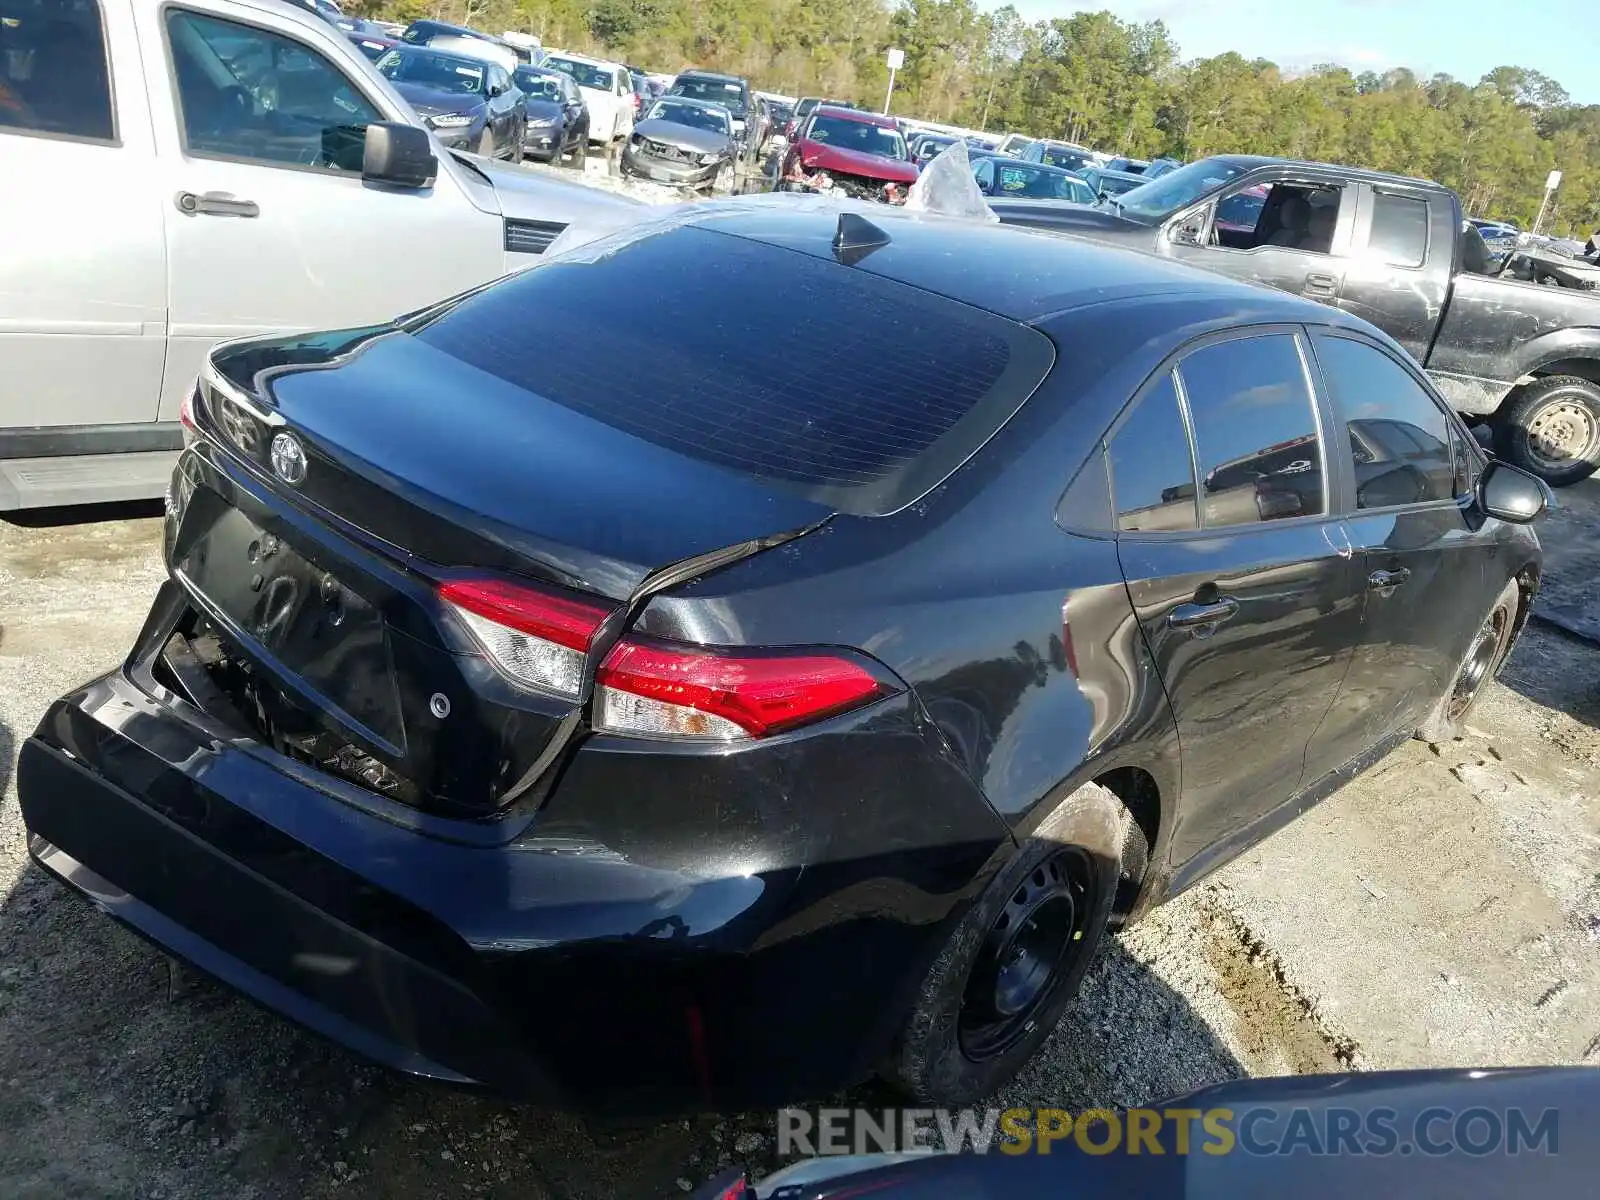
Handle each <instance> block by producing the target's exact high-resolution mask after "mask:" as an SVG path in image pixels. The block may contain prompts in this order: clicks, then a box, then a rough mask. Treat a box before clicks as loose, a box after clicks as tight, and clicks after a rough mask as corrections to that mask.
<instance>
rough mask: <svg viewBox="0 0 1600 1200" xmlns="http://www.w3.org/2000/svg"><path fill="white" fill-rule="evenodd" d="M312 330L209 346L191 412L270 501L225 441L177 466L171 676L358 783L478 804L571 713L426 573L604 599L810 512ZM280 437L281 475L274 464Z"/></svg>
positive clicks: (443, 369)
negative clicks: (182, 608)
mask: <svg viewBox="0 0 1600 1200" xmlns="http://www.w3.org/2000/svg"><path fill="white" fill-rule="evenodd" d="M335 340H336V339H335ZM329 342H330V339H329V338H321V339H306V340H300V341H297V340H292V339H285V340H280V341H276V342H271V343H252V344H249V345H248V346H247V347H245V348H243V349H241V350H240V351H238V352H235V353H236V355H237V356H234V355H232V354H230V353H229V352H222V353H221V354H219V355H218V358H217V360H216V361H217V367H218V373H219V374H220V375H221V376H222V380H213V381H212V383H211V384H209V385H208V386H206V387H204V388H203V389H202V392H203V396H204V403H203V405H202V410H203V411H202V417H201V423H202V426H203V428H204V429H205V431H206V432H207V433H208V434H210V435H211V436H212V437H213V438H215V439H216V440H217V441H219V442H221V443H223V444H224V445H226V446H228V448H229V449H230V450H233V451H235V452H239V453H243V454H244V456H245V457H247V458H248V459H250V461H251V462H252V463H253V465H254V466H255V467H256V469H257V472H258V474H260V475H262V476H267V477H269V478H270V480H271V487H272V491H273V493H274V495H273V496H270V497H263V496H262V495H260V494H259V493H258V491H256V490H255V489H253V488H252V487H250V486H242V484H243V483H245V481H243V480H242V479H239V478H235V476H236V475H237V468H234V469H233V470H232V471H231V472H230V469H229V468H228V465H227V460H226V459H225V458H223V457H221V456H216V455H214V454H213V456H212V458H211V462H210V464H208V465H204V466H201V465H197V464H186V467H185V468H184V469H185V470H188V471H190V473H191V474H192V475H193V477H194V478H195V479H196V481H197V484H198V486H196V487H195V488H194V489H193V491H192V492H191V494H190V495H189V496H188V497H187V500H186V503H185V504H184V509H183V514H182V518H181V523H180V525H179V531H178V533H177V534H176V536H175V538H174V541H173V545H172V548H171V551H170V555H169V562H170V566H171V568H172V570H173V574H174V576H175V577H176V578H178V580H179V581H180V582H181V583H182V584H184V586H185V587H186V589H187V590H188V592H189V594H190V598H191V600H192V602H193V605H194V608H195V611H196V613H197V614H198V619H197V620H196V621H195V622H194V623H193V624H192V625H191V626H189V627H188V628H187V629H186V631H185V637H186V639H187V642H188V645H187V647H186V648H184V647H180V650H181V651H182V654H183V655H186V656H187V658H188V660H191V661H187V662H186V663H180V664H177V665H176V666H174V667H173V669H174V670H177V669H178V668H179V667H182V668H183V669H187V670H189V671H190V672H191V674H192V673H193V672H194V671H195V670H197V669H199V670H202V671H203V672H204V673H205V675H206V682H207V683H208V685H209V687H210V690H211V691H212V692H220V693H221V694H222V696H223V698H224V699H225V700H226V701H227V704H226V711H225V713H219V712H213V715H225V716H226V717H228V718H230V719H232V720H233V721H234V723H236V724H237V723H239V722H240V721H243V722H244V723H245V724H246V725H247V726H248V731H249V732H250V733H252V734H253V735H254V736H256V737H258V738H260V739H261V740H263V741H266V742H268V743H269V744H271V745H273V746H274V747H276V748H277V749H279V750H280V751H281V752H284V753H287V754H289V755H290V756H291V757H295V758H299V759H301V760H303V761H305V762H308V763H310V764H311V765H312V766H314V767H316V768H317V769H319V770H321V771H324V772H327V773H329V774H333V775H336V776H339V777H342V778H345V779H346V780H348V781H349V782H352V783H355V784H357V785H358V786H361V787H364V788H366V789H368V790H369V791H375V792H378V793H380V794H383V795H387V796H389V797H391V798H393V799H397V800H400V801H402V802H404V803H408V804H412V805H415V806H417V807H420V808H424V809H429V810H432V811H436V812H440V813H442V814H449V815H455V816H481V815H486V814H488V813H491V812H493V811H495V810H497V809H499V808H502V807H504V806H505V805H507V804H509V803H512V802H513V801H515V800H517V799H518V798H519V797H522V796H525V795H528V794H529V793H530V789H532V788H533V785H534V784H535V783H536V782H537V781H538V779H539V778H541V777H542V776H543V773H544V772H545V770H546V768H548V767H549V766H550V765H551V764H552V762H553V761H554V760H555V757H556V756H557V755H558V754H559V753H560V751H561V750H562V748H563V747H564V745H565V744H566V742H567V741H568V740H569V739H570V738H571V736H572V734H573V733H574V732H575V730H576V729H577V727H578V726H577V723H576V722H575V717H576V716H577V714H578V710H579V709H580V707H581V705H582V704H583V702H584V699H585V697H584V696H579V697H572V696H559V695H553V694H551V695H546V694H541V693H539V692H538V691H537V690H535V691H529V690H528V689H527V688H525V687H522V688H519V687H518V686H516V685H515V683H514V682H513V681H512V680H510V679H508V678H506V677H505V676H504V675H503V674H502V673H500V671H499V670H497V668H496V667H495V666H494V665H493V663H492V660H491V658H490V656H489V655H487V654H485V653H483V652H482V647H481V646H480V645H479V644H478V643H476V642H475V641H474V640H473V636H474V635H473V633H472V631H471V629H470V627H469V625H468V623H467V622H466V621H464V620H463V619H462V618H460V616H459V614H457V613H455V612H454V611H453V610H452V609H451V607H450V606H449V605H447V604H446V603H444V602H443V601H442V600H441V599H440V598H439V596H438V594H437V588H438V586H439V585H440V584H441V583H443V582H446V581H449V580H453V579H461V578H464V577H465V578H471V577H484V576H487V577H491V578H501V579H512V580H517V579H521V580H531V581H533V582H535V583H537V584H543V585H546V586H549V587H555V588H559V589H566V594H569V595H573V596H575V597H577V598H579V599H583V598H585V597H588V598H592V599H593V600H594V601H597V602H598V603H600V604H601V605H603V606H604V607H605V608H610V609H616V608H621V607H623V606H624V604H625V603H626V601H627V600H628V598H629V597H630V596H631V595H633V593H634V592H635V591H636V590H638V589H639V588H640V586H641V584H643V583H644V581H645V580H646V578H647V577H649V576H650V575H651V574H653V573H655V572H658V571H661V570H662V569H663V568H667V567H671V566H673V565H675V564H678V563H681V562H683V561H684V560H686V559H689V560H693V559H697V558H698V557H700V556H703V555H707V554H711V553H712V552H717V551H727V557H728V560H729V561H731V560H733V559H736V558H738V557H741V556H742V555H745V554H749V553H755V552H756V551H757V550H759V549H760V548H761V546H762V545H763V544H765V541H766V540H767V539H771V538H774V537H779V536H782V535H785V534H788V533H790V532H792V531H794V530H797V529H802V528H805V527H808V526H811V525H814V524H816V523H817V522H819V521H821V520H823V519H824V518H826V517H827V516H828V515H829V512H830V510H829V509H828V508H827V507H825V506H823V505H820V504H817V503H815V502H812V501H810V500H807V499H805V498H802V497H800V496H797V495H794V494H792V493H787V492H783V491H779V490H776V489H774V488H773V487H771V486H770V485H766V484H762V483H761V482H759V481H757V480H754V479H750V478H746V477H741V476H739V475H736V474H735V473H733V472H731V471H728V470H724V469H722V468H720V467H717V466H715V465H712V464H709V463H705V462H700V461H697V460H695V459H692V458H689V457H687V456H685V455H681V454H678V453H676V452H674V451H672V450H669V449H666V448H663V447H660V446H655V445H652V444H649V443H646V442H643V441H641V440H640V439H638V438H635V437H633V436H632V435H630V434H627V433H624V432H622V431H620V430H617V429H614V428H612V427H610V426H607V425H605V424H603V423H601V422H599V421H596V420H594V419H592V418H590V417H587V416H584V415H583V414H581V413H577V412H574V411H572V410H570V409H567V408H563V407H562V406H560V405H556V404H553V403H551V402H549V401H544V400H542V399H541V398H539V397H538V396H536V395H533V394H531V393H529V392H527V391H525V390H523V389H521V388H517V387H515V386H513V385H512V384H509V383H507V382H505V381H503V380H500V379H497V378H495V377H493V376H489V375H486V374H484V373H483V372H480V371H478V370H476V369H475V368H472V367H470V366H467V365H466V364H464V363H461V362H459V361H458V360H455V359H453V358H451V357H449V356H447V355H444V354H442V353H441V352H439V351H437V350H435V349H432V348H430V347H429V346H427V345H425V344H423V343H422V342H419V341H417V340H416V339H414V338H411V337H409V336H407V335H405V334H396V333H393V332H383V331H375V332H369V333H367V334H364V335H358V336H354V337H347V338H346V339H345V341H344V342H343V343H342V344H339V345H337V346H336V347H335V349H336V352H335V353H331V354H330V353H329V352H328V350H329ZM329 368H334V369H329ZM245 380H249V381H250V383H249V390H245V388H244V387H242V386H241V384H242V383H243V382H244V381H245ZM252 410H254V413H255V414H256V415H255V416H252ZM258 417H259V418H265V419H264V420H260V419H258ZM246 431H248V432H246ZM285 435H286V436H288V437H290V438H293V439H294V440H295V441H296V442H297V443H298V444H299V446H300V447H301V448H302V450H303V454H304V459H303V461H304V473H303V476H300V477H299V478H298V482H290V481H288V480H286V479H285V478H284V473H283V472H282V471H277V470H276V469H275V462H274V455H273V443H274V441H275V440H276V439H278V438H280V436H285ZM241 443H242V444H241ZM200 457H201V459H202V461H203V460H204V456H200ZM279 459H280V463H279V465H281V463H282V461H287V460H282V456H281V455H280V456H279ZM288 474H289V475H290V476H296V475H298V474H299V473H298V472H297V471H295V470H293V469H291V470H290V471H289V472H288ZM250 482H254V481H250ZM280 497H281V498H283V499H286V500H287V499H291V498H292V501H293V503H278V502H277V501H278V498H280ZM308 513H309V516H308V515H307V514H308ZM374 541H375V542H376V543H378V545H377V546H374V545H373V542H374ZM374 550H375V551H376V552H373V551H374ZM196 664H199V665H198V667H197V665H196ZM587 682H589V681H586V686H587ZM184 690H185V691H186V692H188V693H189V694H190V695H191V696H192V697H193V696H195V695H196V689H195V688H185V689H184ZM202 707H208V711H211V709H212V708H213V707H215V705H213V706H207V705H205V704H202Z"/></svg>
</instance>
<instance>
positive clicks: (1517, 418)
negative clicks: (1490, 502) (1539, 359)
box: [1494, 375, 1600, 487]
mask: <svg viewBox="0 0 1600 1200" xmlns="http://www.w3.org/2000/svg"><path fill="white" fill-rule="evenodd" d="M1494 449H1495V453H1496V454H1497V455H1498V456H1499V457H1500V458H1502V459H1504V460H1505V461H1506V462H1508V463H1510V464H1511V465H1512V466H1514V467H1521V468H1522V469H1523V470H1524V471H1531V472H1533V474H1535V475H1537V476H1538V477H1539V478H1540V479H1543V480H1544V481H1545V482H1546V483H1548V484H1549V485H1550V486H1551V487H1566V486H1568V485H1569V484H1574V483H1578V482H1579V481H1581V480H1584V479H1587V478H1589V476H1591V475H1593V474H1594V473H1595V470H1596V468H1600V387H1597V386H1595V385H1594V384H1592V383H1590V382H1589V381H1588V380H1587V379H1579V378H1578V377H1577V376H1575V375H1550V376H1547V377H1546V378H1544V379H1540V380H1537V381H1535V382H1533V383H1530V384H1528V386H1527V387H1525V388H1521V389H1519V390H1518V391H1516V392H1514V393H1513V394H1512V396H1511V398H1510V399H1509V400H1507V401H1506V404H1505V407H1503V408H1502V409H1501V410H1500V412H1499V413H1498V414H1496V416H1495V418H1494Z"/></svg>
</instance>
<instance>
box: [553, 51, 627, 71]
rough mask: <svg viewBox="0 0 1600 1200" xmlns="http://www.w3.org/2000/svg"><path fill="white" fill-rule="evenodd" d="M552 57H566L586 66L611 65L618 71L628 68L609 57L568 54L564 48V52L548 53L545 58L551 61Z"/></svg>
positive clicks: (567, 59)
mask: <svg viewBox="0 0 1600 1200" xmlns="http://www.w3.org/2000/svg"><path fill="white" fill-rule="evenodd" d="M552 58H560V59H564V60H565V61H567V62H573V63H582V64H583V65H584V66H586V67H611V68H613V69H614V70H617V71H626V70H627V69H628V68H627V67H625V66H623V65H622V64H621V63H619V62H612V61H611V60H610V59H607V58H590V57H589V56H588V55H587V54H568V53H567V52H566V51H564V50H563V51H562V52H560V53H559V54H557V53H551V54H547V55H545V59H544V60H545V62H549V61H550V60H551V59H552Z"/></svg>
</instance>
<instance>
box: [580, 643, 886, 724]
mask: <svg viewBox="0 0 1600 1200" xmlns="http://www.w3.org/2000/svg"><path fill="white" fill-rule="evenodd" d="M596 683H597V685H598V686H597V687H596V688H595V705H594V724H595V728H596V729H599V730H602V731H604V732H607V733H624V734H634V735H644V736H647V737H667V738H692V739H695V740H699V741H714V742H729V741H736V740H738V739H741V738H752V737H764V736H766V735H768V734H774V733H782V732H783V731H784V730H787V729H794V728H796V727H797V726H800V725H808V724H810V723H811V722H813V721H820V720H822V719H823V718H824V717H831V716H834V715H835V714H837V713H841V712H844V711H846V710H847V709H852V708H856V707H858V706H860V705H862V704H866V703H868V702H869V701H872V700H875V699H877V698H878V697H879V696H882V695H885V694H887V693H888V692H889V691H890V690H891V689H890V688H889V687H888V686H887V685H886V684H885V683H884V682H883V681H882V680H880V679H879V678H878V677H877V676H876V675H874V674H873V673H872V672H871V671H870V670H868V669H867V668H866V667H865V666H864V665H862V664H861V663H860V662H858V661H856V660H855V659H854V658H850V657H847V656H845V655H843V654H835V653H830V652H827V651H803V652H801V651H772V652H752V651H743V650H740V651H732V650H719V649H708V648H705V647H699V646H688V645H684V644H681V643H676V642H658V641H643V640H637V641H635V640H626V641H623V642H620V643H618V644H617V646H616V647H615V648H614V649H613V650H612V651H611V653H610V654H608V655H607V656H606V660H605V662H603V663H602V664H601V665H600V673H599V675H598V676H597V678H596Z"/></svg>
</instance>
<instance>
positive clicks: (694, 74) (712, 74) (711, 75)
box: [678, 71, 750, 87]
mask: <svg viewBox="0 0 1600 1200" xmlns="http://www.w3.org/2000/svg"><path fill="white" fill-rule="evenodd" d="M685 77H688V78H692V79H715V80H716V81H717V82H718V83H738V84H743V85H744V86H745V87H749V86H750V85H749V84H748V83H745V80H744V77H743V76H740V75H724V74H723V73H722V72H721V71H679V72H678V78H679V79H683V78H685Z"/></svg>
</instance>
